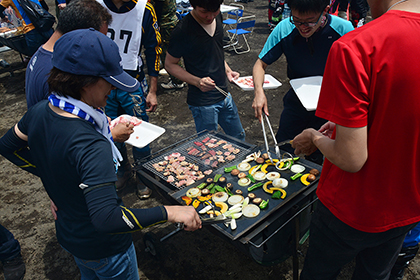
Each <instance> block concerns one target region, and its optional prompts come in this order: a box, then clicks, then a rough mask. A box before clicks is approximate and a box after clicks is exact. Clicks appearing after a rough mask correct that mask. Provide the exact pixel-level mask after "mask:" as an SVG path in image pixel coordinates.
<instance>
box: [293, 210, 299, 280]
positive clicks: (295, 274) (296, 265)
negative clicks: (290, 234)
mask: <svg viewBox="0 0 420 280" xmlns="http://www.w3.org/2000/svg"><path fill="white" fill-rule="evenodd" d="M298 209H299V206H297V205H295V206H294V207H293V211H294V214H296V213H297V212H298ZM294 214H293V215H294ZM294 220H295V221H294V222H295V226H294V238H293V280H298V279H299V256H298V246H299V237H300V236H299V232H300V229H299V215H297V216H296V217H295V219H294Z"/></svg>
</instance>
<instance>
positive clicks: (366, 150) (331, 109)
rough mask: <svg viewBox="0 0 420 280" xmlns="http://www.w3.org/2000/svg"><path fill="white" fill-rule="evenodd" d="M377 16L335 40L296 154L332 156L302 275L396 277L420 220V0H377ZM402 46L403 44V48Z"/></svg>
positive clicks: (374, 7) (328, 158)
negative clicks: (312, 122) (314, 119)
mask: <svg viewBox="0 0 420 280" xmlns="http://www.w3.org/2000/svg"><path fill="white" fill-rule="evenodd" d="M368 2H369V5H370V7H371V12H372V16H373V17H374V18H378V19H375V20H374V21H372V22H370V23H368V24H367V25H366V26H365V27H363V28H359V29H356V30H354V31H352V32H349V33H348V34H346V35H345V36H343V37H341V38H340V39H339V40H337V41H336V42H335V43H334V45H333V46H332V47H331V50H330V53H329V56H328V60H327V65H326V68H325V73H324V80H323V84H322V89H321V94H320V99H319V102H318V108H317V111H316V115H317V116H318V117H321V118H324V119H327V120H329V121H330V122H328V123H327V124H325V125H324V126H323V127H321V129H320V130H319V131H316V130H314V129H307V130H304V131H303V132H302V133H301V134H300V135H298V136H296V138H295V139H294V141H293V147H294V148H295V149H296V150H295V153H296V154H310V153H312V152H313V151H314V150H315V149H316V148H318V149H319V150H320V151H321V152H322V153H323V154H324V156H325V158H326V161H325V164H324V167H323V170H322V175H321V179H320V182H319V186H318V190H317V195H318V197H319V200H320V202H321V203H320V205H319V207H318V209H317V211H316V213H315V214H314V216H313V218H312V225H311V241H310V246H309V250H308V254H307V257H306V260H305V265H304V268H303V271H302V275H301V279H334V278H335V277H336V276H337V275H338V274H339V272H340V268H341V267H342V266H343V265H344V264H345V263H347V262H349V261H351V260H352V259H354V258H356V269H355V272H354V276H353V279H388V277H389V274H390V270H391V268H392V266H393V264H394V262H395V260H396V258H397V256H398V252H399V250H400V249H401V246H402V243H403V240H404V237H405V235H406V233H407V232H408V231H409V230H410V229H411V228H413V227H414V226H415V225H416V224H417V222H418V221H420V173H419V172H418V170H420V149H418V141H419V139H420V130H419V129H418V128H419V127H420V110H419V109H420V108H419V104H420V95H419V94H418V88H419V87H420V80H419V79H418V76H419V75H420V68H419V67H418V65H419V64H420V58H419V57H418V56H416V55H414V54H415V53H417V50H418V45H419V44H420V41H419V39H418V38H417V37H416V36H413V34H417V33H418V32H419V31H420V6H419V5H418V2H416V1H410V0H408V1H407V0H401V1H397V0H382V1H379V0H370V1H368ZM401 46H404V48H403V49H402V48H401Z"/></svg>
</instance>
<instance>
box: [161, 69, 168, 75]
mask: <svg viewBox="0 0 420 280" xmlns="http://www.w3.org/2000/svg"><path fill="white" fill-rule="evenodd" d="M159 75H161V76H163V75H168V72H167V71H166V70H165V68H162V69H160V71H159Z"/></svg>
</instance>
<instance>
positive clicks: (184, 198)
mask: <svg viewBox="0 0 420 280" xmlns="http://www.w3.org/2000/svg"><path fill="white" fill-rule="evenodd" d="M181 199H182V200H183V201H185V204H186V205H190V204H191V202H192V198H191V197H188V196H181Z"/></svg>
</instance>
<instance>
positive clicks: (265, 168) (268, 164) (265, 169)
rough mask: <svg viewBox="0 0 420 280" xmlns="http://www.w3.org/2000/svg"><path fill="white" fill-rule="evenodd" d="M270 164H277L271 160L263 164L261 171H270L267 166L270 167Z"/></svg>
mask: <svg viewBox="0 0 420 280" xmlns="http://www.w3.org/2000/svg"><path fill="white" fill-rule="evenodd" d="M270 165H276V164H275V163H272V162H270V161H269V162H268V163H266V164H264V165H263V166H261V171H262V172H264V173H267V172H268V171H267V167H269V166H270Z"/></svg>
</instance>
